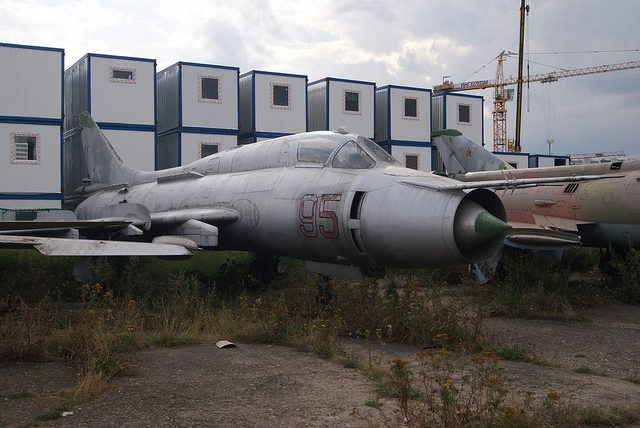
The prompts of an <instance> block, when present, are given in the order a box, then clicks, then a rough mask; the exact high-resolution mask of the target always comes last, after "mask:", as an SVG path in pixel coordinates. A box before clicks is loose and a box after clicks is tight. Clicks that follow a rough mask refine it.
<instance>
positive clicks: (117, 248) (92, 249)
mask: <svg viewBox="0 0 640 428" xmlns="http://www.w3.org/2000/svg"><path fill="white" fill-rule="evenodd" d="M194 245H195V244H194ZM0 246H2V247H7V248H35V249H36V250H38V251H39V252H40V253H41V254H44V255H46V256H159V257H161V256H167V257H169V256H170V257H179V256H182V257H190V256H192V255H193V249H192V248H191V249H190V248H187V247H186V246H184V245H178V244H164V243H148V242H128V241H107V240H94V239H66V238H49V237H39V236H13V235H0Z"/></svg>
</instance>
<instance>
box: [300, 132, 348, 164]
mask: <svg viewBox="0 0 640 428" xmlns="http://www.w3.org/2000/svg"><path fill="white" fill-rule="evenodd" d="M344 140H345V136H344V135H340V134H329V133H326V134H322V135H313V134H311V135H306V136H304V137H303V138H302V139H301V140H300V143H299V144H298V161H299V162H313V163H322V164H324V163H325V162H327V160H328V159H329V156H331V153H333V151H334V150H335V149H336V147H337V146H338V144H340V143H341V142H342V141H344Z"/></svg>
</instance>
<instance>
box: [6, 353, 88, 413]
mask: <svg viewBox="0 0 640 428" xmlns="http://www.w3.org/2000/svg"><path fill="white" fill-rule="evenodd" d="M77 380H78V379H77V376H76V371H75V369H73V368H72V367H69V366H67V365H65V364H63V363H0V426H5V425H7V426H13V425H19V424H21V423H23V422H27V421H30V420H33V418H34V417H35V416H36V415H38V414H40V413H43V412H46V411H47V410H48V409H49V407H50V406H51V405H53V404H54V403H56V402H57V401H59V400H60V398H59V394H60V393H61V392H62V391H64V390H66V389H70V388H73V387H74V386H75V384H76V382H77Z"/></svg>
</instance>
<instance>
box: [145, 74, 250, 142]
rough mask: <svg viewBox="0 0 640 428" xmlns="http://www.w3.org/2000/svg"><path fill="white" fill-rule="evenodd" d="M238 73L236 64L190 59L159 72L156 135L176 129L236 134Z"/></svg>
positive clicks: (157, 77) (157, 79) (157, 78)
mask: <svg viewBox="0 0 640 428" xmlns="http://www.w3.org/2000/svg"><path fill="white" fill-rule="evenodd" d="M238 72H239V69H238V67H227V66H220V65H209V64H196V63H189V62H178V63H176V64H173V65H172V66H170V67H168V68H166V69H165V70H162V71H160V72H159V73H158V74H157V76H156V81H157V85H158V100H157V104H158V134H161V133H163V132H167V131H171V130H174V129H178V128H182V129H187V128H206V129H207V130H209V131H211V132H214V131H217V130H224V131H236V133H237V131H238ZM192 130H193V131H196V129H192Z"/></svg>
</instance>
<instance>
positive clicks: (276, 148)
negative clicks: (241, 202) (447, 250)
mask: <svg viewBox="0 0 640 428" xmlns="http://www.w3.org/2000/svg"><path fill="white" fill-rule="evenodd" d="M397 163H398V161H396V160H395V159H394V158H393V157H392V156H391V155H389V154H388V153H387V152H386V151H384V150H383V149H382V148H381V147H380V146H378V145H377V144H376V143H374V142H373V141H371V140H369V139H368V138H365V137H362V136H357V135H353V134H346V135H344V134H339V133H336V132H326V131H320V132H309V133H305V134H296V135H288V136H285V137H280V138H274V139H272V140H267V141H262V142H259V143H252V144H246V145H243V146H240V147H237V148H233V149H231V150H227V151H224V152H220V153H216V154H214V155H211V156H208V157H206V158H203V159H200V160H197V161H195V162H194V163H192V164H190V165H187V166H184V167H182V170H183V171H184V170H186V171H197V172H199V173H202V174H224V173H231V172H241V171H252V170H258V169H267V168H287V167H292V166H328V167H331V168H340V169H369V168H373V167H375V166H376V165H379V164H382V165H391V164H397Z"/></svg>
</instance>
